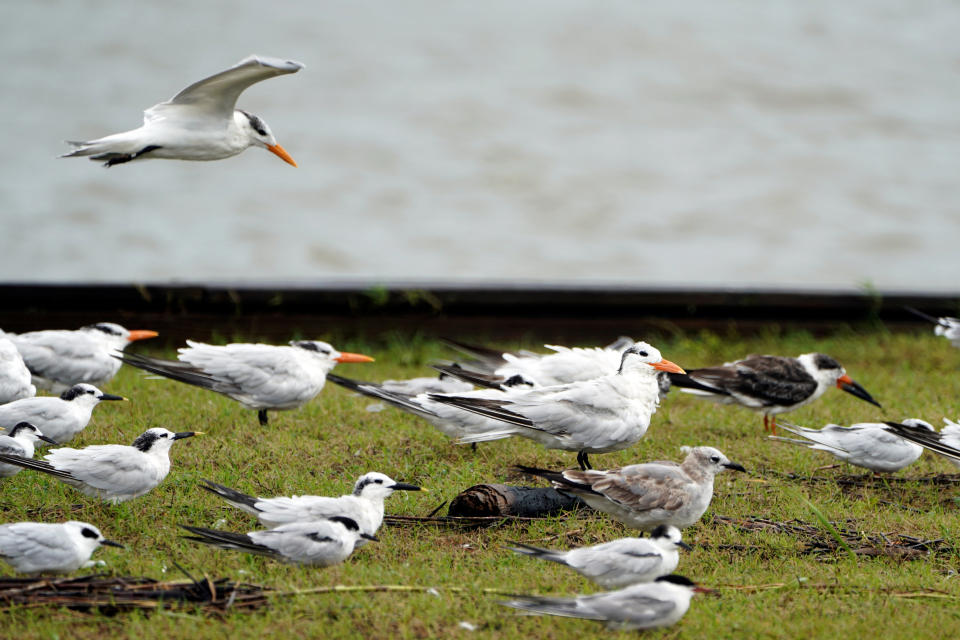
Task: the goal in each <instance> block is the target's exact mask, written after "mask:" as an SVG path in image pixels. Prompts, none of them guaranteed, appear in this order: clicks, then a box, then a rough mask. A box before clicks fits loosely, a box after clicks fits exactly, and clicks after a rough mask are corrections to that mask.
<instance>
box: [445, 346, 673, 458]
mask: <svg viewBox="0 0 960 640" xmlns="http://www.w3.org/2000/svg"><path fill="white" fill-rule="evenodd" d="M658 371H668V372H675V373H683V369H681V368H680V367H679V366H677V365H675V364H674V363H672V362H670V361H669V360H665V359H663V357H662V356H661V355H660V352H659V351H658V350H657V349H655V348H653V347H652V346H650V345H649V344H647V343H645V342H637V343H636V344H634V345H633V346H631V347H629V348H628V349H626V350H624V352H623V355H622V356H621V361H620V368H619V370H617V371H615V372H613V373H610V374H607V375H605V376H601V377H599V378H593V379H592V380H584V381H580V382H571V383H569V384H564V385H555V386H552V387H543V388H539V389H536V388H535V389H530V390H517V391H513V392H511V393H509V394H508V395H505V396H504V397H502V398H500V399H487V398H468V397H462V396H445V395H437V394H430V396H429V397H430V399H431V400H434V401H436V402H441V403H444V404H449V405H451V406H453V407H456V408H458V409H465V410H467V411H472V412H473V413H477V414H479V415H482V416H485V417H487V418H493V419H495V420H500V421H501V422H503V423H504V425H503V429H502V430H501V431H500V432H499V433H497V432H494V433H491V434H480V435H479V436H469V437H466V438H462V439H461V442H464V443H472V442H483V441H484V440H488V439H491V438H502V437H504V435H512V436H521V437H524V438H528V439H530V440H534V441H536V442H539V443H540V444H542V445H543V446H545V447H546V448H548V449H562V450H564V451H576V452H577V462H578V463H579V465H580V468H581V469H587V468H590V460H589V458H588V455H589V454H591V453H607V452H610V451H620V450H621V449H626V448H628V447H630V446H632V445H633V444H635V443H636V442H638V441H639V440H640V439H641V438H642V437H643V436H644V434H645V433H646V432H647V428H648V427H649V426H650V417H651V416H652V415H653V413H654V412H655V411H656V410H657V406H658V405H659V403H660V400H659V393H660V387H659V384H658V383H657V372H658Z"/></svg>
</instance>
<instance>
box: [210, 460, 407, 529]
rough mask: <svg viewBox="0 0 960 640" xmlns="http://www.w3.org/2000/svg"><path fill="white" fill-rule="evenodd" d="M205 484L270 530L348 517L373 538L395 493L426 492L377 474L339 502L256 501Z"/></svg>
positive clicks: (326, 499)
mask: <svg viewBox="0 0 960 640" xmlns="http://www.w3.org/2000/svg"><path fill="white" fill-rule="evenodd" d="M203 483H204V484H202V485H200V487H201V488H202V489H205V490H207V491H209V492H210V493H213V494H215V495H217V496H219V497H221V498H223V499H224V500H226V501H227V502H229V503H230V504H231V505H233V506H234V507H236V508H238V509H241V510H243V511H246V512H247V513H249V514H251V515H254V516H256V517H257V519H259V520H260V522H261V523H262V524H263V525H264V526H267V527H276V526H279V525H282V524H288V523H291V522H300V521H306V520H318V519H320V518H332V517H334V516H346V517H348V518H351V519H352V520H355V521H356V522H357V523H358V525H359V526H360V532H361V533H364V534H367V535H371V536H372V535H374V534H376V533H377V530H378V529H379V528H380V525H381V524H382V523H383V513H384V507H383V502H384V500H386V499H387V498H389V497H390V496H391V495H393V492H394V491H423V489H421V488H420V487H418V486H416V485H413V484H407V483H406V482H397V481H396V480H394V479H392V478H391V477H390V476H388V475H385V474H383V473H378V472H376V471H372V472H370V473H366V474H364V475H362V476H360V477H359V478H357V482H356V483H355V484H354V485H353V493H351V494H348V495H345V496H340V497H339V498H330V497H326V496H290V497H279V498H254V497H253V496H248V495H247V494H245V493H240V492H239V491H235V490H234V489H231V488H229V487H225V486H223V485H222V484H217V483H216V482H211V481H209V480H204V481H203ZM361 543H363V541H361Z"/></svg>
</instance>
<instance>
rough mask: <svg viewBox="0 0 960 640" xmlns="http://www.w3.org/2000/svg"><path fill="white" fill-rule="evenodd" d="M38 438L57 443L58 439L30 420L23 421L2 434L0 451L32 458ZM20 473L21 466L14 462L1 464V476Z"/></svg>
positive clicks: (8, 476)
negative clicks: (49, 436) (43, 432)
mask: <svg viewBox="0 0 960 640" xmlns="http://www.w3.org/2000/svg"><path fill="white" fill-rule="evenodd" d="M37 440H43V441H44V442H49V443H50V444H57V441H56V440H52V439H50V438H48V437H47V436H45V435H43V434H42V433H40V430H39V429H37V428H36V427H35V426H33V425H32V424H30V423H29V422H21V423H19V424H17V426H15V427H14V428H12V429H10V430H9V431H8V432H7V433H6V434H4V435H0V453H5V454H7V455H8V456H20V457H21V458H32V457H33V453H34V444H35V443H36V442H37ZM18 473H20V467H17V466H15V465H12V464H0V478H10V477H12V476H15V475H17V474H18Z"/></svg>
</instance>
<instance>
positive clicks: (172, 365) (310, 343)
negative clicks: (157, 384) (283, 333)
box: [115, 340, 373, 425]
mask: <svg viewBox="0 0 960 640" xmlns="http://www.w3.org/2000/svg"><path fill="white" fill-rule="evenodd" d="M187 345H188V346H186V347H182V348H180V349H178V350H177V352H178V353H179V355H178V356H177V358H178V360H162V359H160V358H150V357H148V356H141V355H127V354H123V355H120V356H115V357H116V358H117V359H118V360H122V361H123V362H126V363H127V364H130V365H133V366H135V367H138V368H140V369H143V370H145V371H149V372H150V373H156V374H159V375H161V376H164V377H166V378H170V379H172V380H176V381H178V382H185V383H187V384H192V385H194V386H196V387H201V388H203V389H208V390H210V391H215V392H216V393H220V394H223V395H225V396H227V397H228V398H232V399H234V400H236V401H237V402H239V403H240V404H242V405H243V406H245V407H247V408H248V409H253V410H255V411H256V412H257V418H258V419H259V420H260V424H261V425H266V424H267V423H268V418H267V411H268V410H269V411H286V410H290V409H299V408H300V407H302V406H303V405H305V404H306V403H307V402H309V401H310V400H312V399H313V398H314V397H315V396H316V395H317V394H318V393H320V391H321V389H323V385H324V384H325V383H326V381H327V374H328V373H330V371H331V370H332V369H333V368H334V367H335V366H337V363H341V362H373V358H371V357H370V356H365V355H362V354H359V353H348V352H346V351H343V352H341V351H337V350H336V349H334V348H333V347H332V346H330V345H329V344H327V343H326V342H321V341H319V340H291V341H290V346H275V345H271V344H245V343H234V344H228V345H225V346H213V345H209V344H204V343H202V342H194V341H192V340H187Z"/></svg>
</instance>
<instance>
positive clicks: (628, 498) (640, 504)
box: [563, 465, 690, 511]
mask: <svg viewBox="0 0 960 640" xmlns="http://www.w3.org/2000/svg"><path fill="white" fill-rule="evenodd" d="M637 466H638V467H643V466H646V465H637ZM563 475H564V477H565V478H567V479H569V480H573V481H575V482H582V483H583V484H587V485H590V487H591V488H592V489H593V490H594V491H596V492H597V493H600V494H602V495H603V496H604V497H606V498H607V499H608V500H611V501H613V502H616V503H617V504H619V505H621V506H623V507H625V508H627V509H630V510H631V511H649V510H651V509H665V510H667V511H675V510H677V509H679V508H680V507H682V506H683V505H684V503H685V500H686V499H687V498H689V495H690V494H689V491H688V490H687V489H688V487H687V485H688V484H689V483H690V479H689V478H687V477H686V476H685V475H684V474H683V472H682V471H681V470H680V468H679V466H676V467H672V468H666V469H662V468H661V469H656V470H653V469H628V468H625V469H621V470H620V471H590V470H587V471H566V472H564V474H563Z"/></svg>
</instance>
